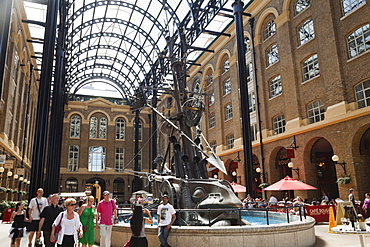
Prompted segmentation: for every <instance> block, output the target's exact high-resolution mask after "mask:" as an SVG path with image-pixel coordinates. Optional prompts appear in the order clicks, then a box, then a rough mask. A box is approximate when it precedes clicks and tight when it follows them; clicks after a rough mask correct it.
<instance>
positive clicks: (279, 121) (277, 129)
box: [272, 114, 286, 135]
mask: <svg viewBox="0 0 370 247" xmlns="http://www.w3.org/2000/svg"><path fill="white" fill-rule="evenodd" d="M285 125H286V122H285V115H284V114H280V115H278V116H276V117H274V118H273V119H272V129H273V133H274V135H278V134H281V133H284V132H285Z"/></svg>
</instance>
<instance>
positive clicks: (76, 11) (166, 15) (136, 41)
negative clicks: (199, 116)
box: [24, 0, 234, 98]
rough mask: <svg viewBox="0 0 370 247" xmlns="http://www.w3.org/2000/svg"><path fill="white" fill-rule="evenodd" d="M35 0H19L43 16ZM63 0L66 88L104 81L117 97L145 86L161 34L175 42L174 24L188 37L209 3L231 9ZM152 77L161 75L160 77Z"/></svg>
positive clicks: (215, 27)
mask: <svg viewBox="0 0 370 247" xmlns="http://www.w3.org/2000/svg"><path fill="white" fill-rule="evenodd" d="M36 2H38V1H33V2H32V0H28V1H24V4H25V7H26V13H27V18H28V19H29V20H37V21H42V22H45V19H46V17H45V16H46V6H45V5H42V4H39V3H36ZM66 2H68V6H67V12H66V13H67V16H66V23H67V24H66V27H65V28H66V33H67V37H66V44H65V48H66V91H67V92H69V93H80V92H81V91H83V90H84V89H85V90H86V89H87V88H91V84H92V83H106V84H108V85H111V87H114V88H115V89H116V90H117V91H118V92H119V93H120V95H121V96H122V97H123V98H129V97H130V96H131V95H134V93H135V91H136V89H137V88H138V87H141V86H149V85H150V82H149V80H153V76H157V74H155V73H154V72H153V69H155V68H158V66H159V65H158V64H159V63H158V59H159V57H160V56H163V54H165V56H168V53H167V50H168V42H167V40H166V37H167V38H170V39H172V40H175V44H178V43H179V42H180V39H179V35H178V31H179V29H182V30H184V32H185V34H186V35H187V37H190V36H188V34H187V32H189V30H192V29H194V28H195V27H196V26H198V25H199V23H198V21H199V19H201V18H203V19H207V18H209V15H210V14H209V13H210V11H209V9H210V6H211V8H218V11H219V10H221V9H222V8H226V9H229V10H232V7H231V4H232V3H233V2H234V0H208V1H207V0H187V1H179V0H147V1H143V0H125V1H114V0H110V1H107V0H75V1H73V0H68V1H66ZM216 2H217V3H216ZM212 6H213V7H212ZM207 8H208V11H207ZM207 13H208V17H207V18H206V17H205V16H206V15H207ZM228 14H229V15H230V14H231V15H232V13H228ZM209 19H210V21H209V23H207V30H211V31H216V32H217V31H219V32H220V31H222V30H223V29H224V28H225V27H226V26H227V25H228V24H229V23H230V22H231V21H233V19H232V18H230V17H224V16H222V15H214V16H211V18H209ZM29 28H30V32H31V36H32V37H34V38H39V39H43V35H44V29H43V27H40V26H36V25H33V24H29ZM215 38H217V36H215V35H210V34H205V33H199V34H198V35H196V37H195V38H194V39H192V40H189V39H188V42H191V43H190V44H188V45H192V46H197V47H207V45H209V43H210V42H212V41H213V40H214V39H215ZM33 45H34V48H35V52H36V53H41V52H42V45H40V44H35V43H33ZM164 51H166V52H164ZM201 52H202V51H198V50H196V51H194V52H191V53H189V54H188V55H187V57H186V58H178V59H182V60H190V61H191V60H196V57H197V56H199V54H200V53H201ZM40 63H41V61H40ZM162 71H163V70H162ZM148 75H149V76H148ZM162 76H163V77H165V76H166V75H165V74H163V75H162ZM150 78H151V79H150ZM157 80H159V81H161V78H157ZM102 90H104V89H102ZM88 94H91V92H89V93H88ZM98 94H99V92H95V95H98Z"/></svg>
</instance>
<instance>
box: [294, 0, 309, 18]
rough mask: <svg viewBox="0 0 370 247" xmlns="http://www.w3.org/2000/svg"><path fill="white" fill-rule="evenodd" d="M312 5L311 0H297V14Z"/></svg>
mask: <svg viewBox="0 0 370 247" xmlns="http://www.w3.org/2000/svg"><path fill="white" fill-rule="evenodd" d="M308 6H310V0H297V2H296V3H295V14H296V15H298V14H299V13H301V12H302V11H303V10H305V9H307V8H308Z"/></svg>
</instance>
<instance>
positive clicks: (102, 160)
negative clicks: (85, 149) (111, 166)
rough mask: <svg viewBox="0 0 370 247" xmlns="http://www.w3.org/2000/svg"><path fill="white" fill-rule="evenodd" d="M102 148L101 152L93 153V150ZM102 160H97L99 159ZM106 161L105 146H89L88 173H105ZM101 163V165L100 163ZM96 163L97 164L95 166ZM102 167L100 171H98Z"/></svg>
mask: <svg viewBox="0 0 370 247" xmlns="http://www.w3.org/2000/svg"><path fill="white" fill-rule="evenodd" d="M94 148H96V149H98V148H101V152H93V153H92V152H91V150H92V149H94ZM99 156H100V159H96V158H95V157H98V158H99ZM105 159H106V149H105V147H103V146H89V153H88V166H87V167H88V171H89V172H104V171H105ZM99 161H100V164H99V163H98V162H99ZM93 163H96V164H93ZM99 166H100V169H98V168H99Z"/></svg>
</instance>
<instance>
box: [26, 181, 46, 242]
mask: <svg viewBox="0 0 370 247" xmlns="http://www.w3.org/2000/svg"><path fill="white" fill-rule="evenodd" d="M36 194H37V196H36V197H34V198H32V199H31V201H30V204H29V207H28V215H29V219H30V222H31V223H30V224H29V226H28V230H29V231H30V235H29V236H28V247H32V241H33V236H34V235H35V232H38V230H39V223H40V214H41V212H42V210H44V208H45V207H46V206H47V205H48V200H47V199H46V198H45V197H42V195H43V194H44V190H43V189H42V188H39V189H37V192H36ZM40 235H41V233H40V234H36V239H39V238H40V237H41V236H40Z"/></svg>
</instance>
